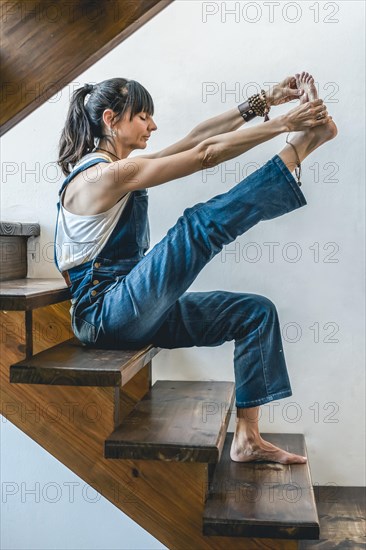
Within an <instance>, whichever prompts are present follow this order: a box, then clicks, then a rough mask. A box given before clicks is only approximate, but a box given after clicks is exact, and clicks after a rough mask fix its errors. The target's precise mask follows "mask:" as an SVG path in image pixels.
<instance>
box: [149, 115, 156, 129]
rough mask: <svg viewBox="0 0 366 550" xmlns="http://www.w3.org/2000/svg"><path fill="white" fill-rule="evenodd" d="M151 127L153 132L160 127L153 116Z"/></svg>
mask: <svg viewBox="0 0 366 550" xmlns="http://www.w3.org/2000/svg"><path fill="white" fill-rule="evenodd" d="M149 127H150V130H151V132H154V131H155V130H157V129H158V127H157V125H156V124H155V121H154V120H153V119H152V118H151V119H150V124H149Z"/></svg>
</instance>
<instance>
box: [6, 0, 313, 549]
mask: <svg viewBox="0 0 366 550" xmlns="http://www.w3.org/2000/svg"><path fill="white" fill-rule="evenodd" d="M170 2H171V0H113V1H112V0H111V1H109V0H108V1H106V2H87V1H85V0H75V1H73V2H71V3H70V2H69V1H67V0H59V1H58V2H56V3H55V2H49V1H48V0H45V1H42V2H39V0H28V1H27V2H5V3H4V5H3V6H2V7H1V10H2V11H1V18H2V58H3V63H2V67H1V72H2V74H1V76H2V78H1V81H2V84H1V88H0V89H1V104H2V110H1V113H2V115H1V133H2V134H4V133H5V132H6V131H8V130H9V129H11V128H12V127H13V126H14V125H15V124H17V123H18V122H19V121H20V120H22V119H23V118H24V117H25V116H27V115H28V114H29V113H31V112H32V111H33V110H34V109H36V108H37V107H39V106H40V105H41V104H42V103H44V102H45V101H47V100H48V99H49V98H50V97H52V96H53V95H55V94H56V93H57V92H58V91H59V90H61V89H62V88H63V87H64V86H66V85H67V84H68V83H70V82H71V81H72V79H73V78H76V77H77V76H78V75H79V74H80V73H81V72H83V71H84V70H85V69H87V68H88V67H89V66H91V65H92V64H93V63H95V62H96V61H97V60H99V59H100V58H101V57H102V56H103V55H105V54H106V53H107V52H108V51H110V50H111V49H112V48H114V47H115V46H116V45H117V44H118V43H120V42H121V41H122V40H123V39H125V38H126V37H127V36H129V35H130V34H131V33H132V32H134V31H135V30H136V29H138V28H139V27H140V26H141V25H143V24H144V23H145V22H146V21H148V20H149V19H150V18H151V17H153V16H154V15H155V14H157V13H158V12H159V11H160V10H162V9H163V8H164V7H165V6H167V5H168V4H169V3H170ZM75 44H77V47H75ZM23 229H24V228H23ZM15 236H17V235H16V234H15V233H14V235H13V239H14V237H15ZM21 236H22V237H25V236H24V235H23V234H22V235H21ZM6 238H7V236H6ZM11 242H12V243H13V242H14V240H13V241H11ZM23 244H24V243H23ZM22 249H23V252H24V246H22ZM15 264H16V265H17V262H15ZM20 264H21V262H20ZM21 265H22V266H23V267H24V265H23V264H21ZM12 272H13V273H14V271H12ZM0 285H1V293H0V322H1V325H0V326H1V357H0V367H1V372H0V399H1V414H2V415H3V416H4V417H6V418H7V419H8V420H9V421H10V422H12V423H13V424H14V425H16V426H17V427H18V428H19V429H20V430H22V431H23V432H24V433H25V434H27V435H28V436H29V437H31V438H32V439H33V440H34V441H36V442H37V443H38V444H39V445H41V446H42V447H43V448H44V449H45V450H47V451H48V452H49V453H50V454H51V455H52V456H54V457H55V458H57V459H58V460H59V461H60V462H62V463H63V464H64V465H65V466H66V467H68V468H69V469H70V470H72V471H73V472H74V473H75V474H76V475H78V476H79V477H81V478H82V479H83V480H84V481H85V482H86V483H88V484H89V485H90V486H92V487H93V488H94V489H95V490H97V491H99V493H101V494H102V495H103V496H104V497H105V498H107V499H108V500H109V501H110V502H112V503H113V504H114V505H115V506H116V507H118V508H119V509H120V510H122V511H123V512H124V513H126V514H127V515H128V516H129V517H130V518H131V519H133V520H134V521H136V522H137V523H138V524H139V525H141V526H142V527H143V528H144V529H146V530H147V531H148V532H149V533H151V534H152V535H153V536H154V537H156V538H157V539H159V540H160V541H161V542H162V543H164V544H165V545H166V546H167V547H169V548H171V549H177V550H188V549H192V550H201V549H202V550H205V549H207V550H209V549H210V550H211V549H226V548H230V549H233V550H235V549H248V550H254V549H255V550H260V549H263V550H264V549H266V550H288V549H295V548H298V541H299V540H300V539H309V538H314V539H316V538H318V537H319V523H318V518H317V512H316V508H315V502H314V496H313V490H312V485H311V479H310V472H309V466H308V465H296V466H282V465H276V464H270V463H263V464H251V465H249V464H245V465H244V464H237V463H234V462H232V461H231V460H230V456H229V449H230V441H231V438H232V434H231V433H228V432H227V429H228V425H229V420H230V415H231V414H232V406H233V400H234V385H233V383H232V382H212V381H195V382H193V381H172V380H158V381H157V382H155V384H154V385H152V358H153V357H154V356H155V355H156V354H157V353H158V352H159V351H160V350H159V349H158V348H155V347H154V346H146V347H145V348H143V349H140V350H120V351H119V350H113V351H112V350H98V349H92V348H88V347H86V346H83V345H82V344H81V343H80V342H78V340H77V339H75V338H74V335H73V333H72V330H71V324H70V313H69V309H70V305H71V304H70V295H69V290H68V288H67V287H66V286H65V284H64V282H63V280H60V279H27V278H21V279H15V280H9V281H4V280H3V281H2V282H1V283H0ZM268 438H272V439H273V441H280V442H281V444H282V445H285V446H287V448H288V449H289V450H291V451H293V452H301V453H302V454H306V451H305V445H304V439H303V437H302V436H301V435H291V436H284V435H278V434H270V435H268ZM295 490H296V495H295ZM300 493H301V498H300V499H298V500H296V502H295V501H294V498H296V499H297V497H298V495H299V494H300ZM258 495H259V497H258ZM294 495H295V496H294Z"/></svg>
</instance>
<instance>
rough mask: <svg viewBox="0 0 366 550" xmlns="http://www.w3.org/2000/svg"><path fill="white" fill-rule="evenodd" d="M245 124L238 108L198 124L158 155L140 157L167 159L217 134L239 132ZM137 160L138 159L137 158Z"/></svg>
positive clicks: (141, 156) (142, 156) (140, 156)
mask: <svg viewBox="0 0 366 550" xmlns="http://www.w3.org/2000/svg"><path fill="white" fill-rule="evenodd" d="M243 124H244V119H243V117H242V116H241V114H240V113H239V110H238V108H237V107H235V108H234V109H230V110H229V111H226V112H225V113H222V114H221V115H218V116H215V117H213V118H209V119H208V120H205V121H204V122H201V123H200V124H198V125H197V126H196V127H195V128H193V130H192V131H191V132H189V134H187V135H186V136H185V137H184V138H183V139H181V140H179V141H177V142H176V143H173V144H172V145H170V146H169V147H166V148H165V149H162V150H161V151H158V152H157V153H151V154H150V155H139V158H144V159H157V158H162V157H167V156H170V155H175V154H176V153H180V152H182V151H187V150H188V149H192V148H193V147H196V145H198V144H199V143H201V142H202V141H204V140H205V139H207V138H209V137H211V136H215V135H217V134H223V133H225V132H232V131H233V130H237V129H238V128H240V126H242V125H243ZM135 158H136V157H135Z"/></svg>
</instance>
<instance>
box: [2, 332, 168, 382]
mask: <svg viewBox="0 0 366 550" xmlns="http://www.w3.org/2000/svg"><path fill="white" fill-rule="evenodd" d="M159 351H160V348H156V347H154V346H152V345H148V346H145V347H143V348H141V349H138V350H106V349H95V348H90V347H87V346H84V345H83V344H82V343H81V342H80V341H79V340H78V339H77V338H72V339H71V340H68V341H66V342H62V343H61V344H58V345H57V346H54V347H52V348H49V349H47V350H45V351H42V352H40V353H37V354H36V355H34V356H33V357H30V358H29V359H23V360H22V361H20V362H19V363H16V364H15V365H12V366H11V367H10V382H13V383H23V384H49V385H69V386H120V385H122V386H123V385H124V384H126V383H127V382H128V381H129V380H130V379H131V378H132V377H133V376H134V375H135V374H136V373H137V372H138V371H139V370H140V369H142V367H144V366H145V365H146V364H147V363H148V362H149V361H150V360H151V359H152V357H154V355H156V354H157V353H158V352H159Z"/></svg>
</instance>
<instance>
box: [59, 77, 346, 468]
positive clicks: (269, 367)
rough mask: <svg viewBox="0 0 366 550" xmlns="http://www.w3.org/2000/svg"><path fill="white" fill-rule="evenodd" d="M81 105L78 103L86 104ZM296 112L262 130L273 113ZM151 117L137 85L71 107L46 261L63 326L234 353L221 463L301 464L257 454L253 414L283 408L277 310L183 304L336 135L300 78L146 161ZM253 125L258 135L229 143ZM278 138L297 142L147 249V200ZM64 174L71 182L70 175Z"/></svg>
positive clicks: (297, 199)
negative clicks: (277, 403) (231, 404)
mask: <svg viewBox="0 0 366 550" xmlns="http://www.w3.org/2000/svg"><path fill="white" fill-rule="evenodd" d="M87 96H89V97H88V100H87V102H86V103H85V99H86V97H87ZM296 97H297V98H298V97H301V99H300V105H298V106H296V107H295V108H293V109H291V110H290V111H288V112H287V113H286V114H285V115H281V116H278V117H277V118H273V119H272V120H268V112H269V110H270V109H271V107H272V106H275V105H278V104H280V103H284V102H287V101H290V100H292V99H294V98H296ZM153 114H154V105H153V100H152V98H151V96H150V94H149V93H148V91H147V90H146V89H145V88H144V87H143V86H142V85H141V84H139V83H138V82H136V81H133V80H126V79H123V78H113V79H110V80H105V81H103V82H100V83H99V84H96V85H95V86H92V85H89V84H86V85H85V86H83V87H81V88H79V89H78V90H76V91H75V92H74V94H73V97H72V101H71V104H70V108H69V111H68V114H67V120H66V124H65V127H64V129H63V132H62V135H61V139H60V147H59V159H58V163H59V165H60V166H61V168H62V170H63V172H64V174H65V175H66V176H67V177H66V179H65V181H64V183H63V185H62V187H61V190H60V192H59V196H60V201H59V203H58V217H57V226H56V235H55V261H56V265H57V267H58V269H59V270H60V271H61V272H62V274H63V276H64V278H65V280H66V282H67V284H68V285H69V286H70V290H71V295H72V307H71V310H70V312H71V315H72V327H73V330H74V332H75V335H76V336H77V337H78V338H79V339H80V340H81V341H82V342H83V343H85V344H88V345H92V346H97V347H101V348H121V349H123V348H127V349H128V348H139V347H141V346H143V345H145V344H148V343H152V344H154V345H155V346H158V347H161V348H168V349H172V348H180V347H191V346H218V345H220V344H222V343H223V342H225V341H229V340H235V352H234V369H235V382H236V407H237V424H236V431H235V436H234V438H233V444H232V448H231V458H232V460H234V461H238V462H245V461H253V460H271V461H274V462H281V463H302V462H305V461H306V458H305V457H301V456H298V455H294V454H291V453H288V452H286V451H284V450H282V449H279V448H277V447H275V446H273V445H272V444H270V443H268V442H266V441H264V440H263V439H262V438H261V437H260V434H259V429H258V416H259V406H260V405H261V404H264V403H268V402H270V401H273V400H275V399H281V398H284V397H288V396H290V395H292V392H291V387H290V382H289V378H288V374H287V369H286V364H285V358H284V353H283V349H282V342H281V334H280V326H279V321H278V316H277V311H276V308H275V305H274V304H273V303H272V302H271V301H270V300H269V299H268V298H265V297H264V296H260V295H257V294H247V293H233V292H224V291H214V292H187V288H188V287H189V286H190V285H191V283H192V282H193V281H194V280H195V278H196V277H197V275H198V273H199V272H200V271H201V269H202V268H203V267H204V266H205V265H206V264H207V263H208V262H209V261H210V260H211V259H212V258H213V257H214V256H215V255H216V254H218V253H219V252H220V251H221V250H222V248H223V246H224V245H227V244H228V243H230V242H232V241H234V240H235V239H236V237H237V236H238V235H241V234H243V233H244V232H245V231H247V230H248V229H250V228H251V227H253V225H255V224H257V223H258V222H259V221H261V220H269V219H273V218H276V217H278V216H281V215H283V214H285V213H286V212H290V211H292V210H295V209H297V208H299V207H301V206H303V205H305V204H306V200H305V197H304V195H303V193H302V192H301V190H300V188H299V184H300V185H301V183H300V181H296V180H295V179H294V177H293V175H292V174H291V172H292V171H293V170H295V172H296V170H297V172H296V173H297V175H298V180H299V172H298V170H299V169H300V168H301V162H302V160H303V159H305V158H306V157H307V156H308V155H309V154H310V153H311V152H312V151H314V150H315V149H316V148H317V147H319V146H320V145H321V144H323V143H324V142H326V141H327V140H329V139H331V138H332V137H334V136H335V135H336V132H337V130H336V126H335V124H334V122H332V119H331V117H329V116H328V113H327V111H326V107H325V106H324V104H323V101H322V100H321V99H318V98H317V93H316V89H315V86H314V80H313V78H312V77H311V75H309V74H308V73H302V74H301V75H296V78H295V77H288V78H286V79H285V80H284V81H282V82H281V83H280V84H279V85H277V86H274V87H273V88H272V89H271V90H270V92H269V93H268V94H265V92H264V91H262V92H261V93H260V94H255V95H254V96H251V97H250V98H249V99H248V101H246V102H244V103H242V104H241V105H239V106H238V108H237V107H235V108H233V109H230V110H229V111H228V112H225V113H223V114H222V115H219V116H217V117H214V118H212V119H209V120H207V121H205V122H203V123H201V124H199V125H198V126H197V127H196V128H194V129H193V130H192V131H191V132H190V133H189V134H188V135H187V136H186V137H185V138H183V139H182V140H181V141H179V142H177V143H175V144H173V145H171V146H170V147H168V148H166V149H164V150H162V151H160V152H158V153H155V154H150V155H142V156H135V157H133V158H132V159H129V158H128V157H129V155H130V153H131V152H132V151H134V150H136V149H145V148H146V147H147V141H148V139H149V137H150V136H151V133H152V132H154V131H156V130H157V126H156V124H155V122H154V120H153ZM255 116H265V117H266V120H267V121H266V122H265V124H259V125H256V126H254V127H252V128H245V129H243V130H239V131H234V130H238V128H239V127H240V126H242V125H243V123H244V122H248V121H249V120H251V119H252V118H254V117H255ZM284 132H296V134H295V136H294V138H293V141H292V142H291V143H289V144H288V145H286V146H285V147H284V149H283V150H282V151H281V152H280V153H279V154H278V155H275V156H274V157H273V158H272V159H271V160H269V161H268V162H267V163H266V164H265V165H264V166H263V167H262V168H260V169H259V170H257V171H256V172H255V173H253V174H251V175H250V176H249V177H247V178H246V179H245V180H243V181H242V182H240V183H239V184H237V185H235V186H234V187H233V188H232V189H230V190H229V191H228V192H226V193H223V194H220V195H217V196H215V197H213V198H212V199H210V200H209V201H207V202H203V203H198V204H196V205H194V206H193V207H191V208H186V209H185V210H184V212H183V214H182V216H181V217H180V218H179V219H178V220H177V222H176V224H175V225H174V226H173V227H171V228H170V229H169V231H168V233H167V235H166V236H165V237H164V238H163V239H162V240H161V241H160V242H159V243H158V244H156V245H155V246H154V247H153V249H152V250H151V251H149V252H148V253H147V250H148V248H149V223H148V216H147V205H148V197H147V188H149V187H154V186H156V185H161V184H163V183H166V182H168V181H170V180H173V179H177V178H181V177H184V176H187V175H190V174H193V173H194V172H197V171H200V170H203V169H205V168H208V167H213V166H216V165H218V164H219V163H221V162H225V161H227V160H229V159H232V158H234V157H236V156H238V155H241V154H242V153H244V152H246V151H248V150H250V149H251V148H252V147H255V146H256V145H259V144H260V143H263V142H265V141H267V140H269V139H271V138H273V137H275V136H278V135H280V134H281V133H284ZM70 166H71V169H72V170H71V171H70Z"/></svg>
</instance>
